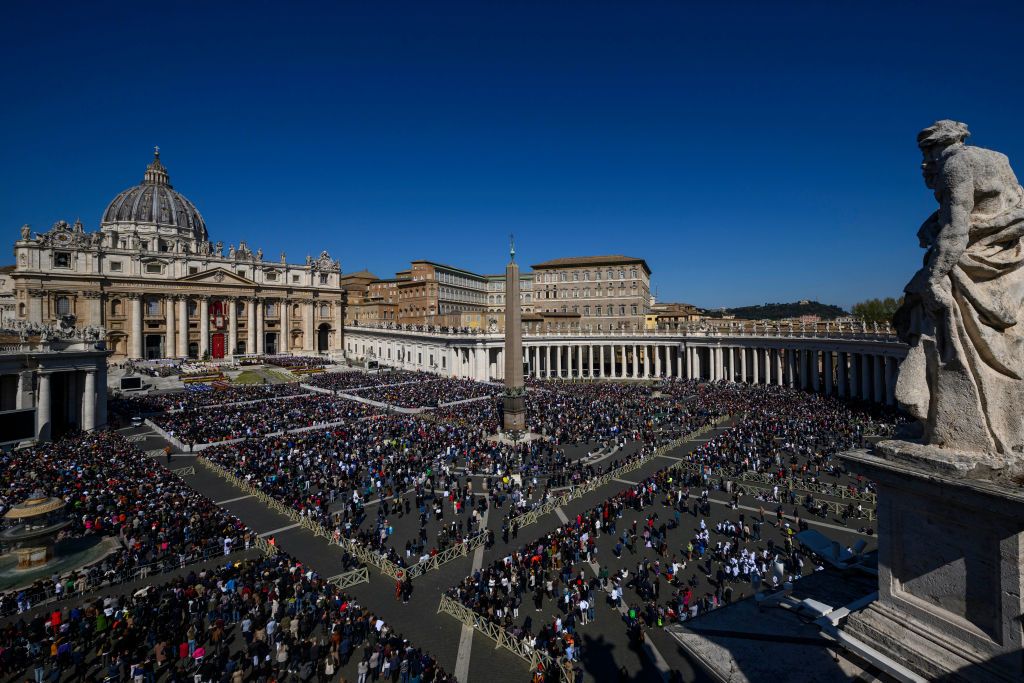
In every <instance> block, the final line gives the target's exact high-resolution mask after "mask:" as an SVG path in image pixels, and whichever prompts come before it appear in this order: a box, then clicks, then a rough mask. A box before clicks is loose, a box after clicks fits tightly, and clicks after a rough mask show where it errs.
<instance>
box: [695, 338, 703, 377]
mask: <svg viewBox="0 0 1024 683" xmlns="http://www.w3.org/2000/svg"><path fill="white" fill-rule="evenodd" d="M700 349H701V347H699V346H695V347H693V376H694V377H696V378H697V379H704V370H703V368H701V362H700Z"/></svg>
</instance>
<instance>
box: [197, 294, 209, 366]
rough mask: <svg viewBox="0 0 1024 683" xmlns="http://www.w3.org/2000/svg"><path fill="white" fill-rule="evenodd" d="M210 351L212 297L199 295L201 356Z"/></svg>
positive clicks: (204, 356)
mask: <svg viewBox="0 0 1024 683" xmlns="http://www.w3.org/2000/svg"><path fill="white" fill-rule="evenodd" d="M209 353H210V297H208V296H206V295H205V294H204V295H203V296H200V297H199V357H200V358H206V356H207V354H209Z"/></svg>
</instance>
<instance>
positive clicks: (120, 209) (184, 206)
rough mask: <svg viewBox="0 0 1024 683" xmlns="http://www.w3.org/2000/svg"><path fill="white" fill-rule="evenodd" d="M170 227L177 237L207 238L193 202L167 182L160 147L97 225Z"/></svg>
mask: <svg viewBox="0 0 1024 683" xmlns="http://www.w3.org/2000/svg"><path fill="white" fill-rule="evenodd" d="M137 226H139V227H150V228H152V227H156V228H172V229H174V230H175V231H176V232H177V233H178V235H180V236H181V237H186V238H189V239H194V240H197V241H199V242H205V241H207V239H208V238H207V233H206V223H205V222H203V217H202V216H201V215H199V210H198V209H196V207H195V204H193V203H192V202H190V201H189V200H188V199H187V198H186V197H185V195H183V194H181V193H180V192H177V191H175V190H174V188H173V187H172V186H171V180H170V177H169V176H168V175H167V169H166V168H164V165H163V164H162V163H160V149H159V148H157V149H156V150H155V151H154V153H153V162H152V163H151V164H149V166H147V167H146V174H145V176H144V177H143V179H142V182H141V183H140V184H138V185H135V186H134V187H129V188H128V189H127V190H124V191H123V192H121V193H120V194H119V195H117V196H116V197H114V200H113V201H112V202H110V204H109V205H108V206H107V209H106V211H104V212H103V219H102V220H101V221H100V227H101V228H107V229H110V228H113V229H116V230H121V229H125V228H129V229H133V228H135V227H137Z"/></svg>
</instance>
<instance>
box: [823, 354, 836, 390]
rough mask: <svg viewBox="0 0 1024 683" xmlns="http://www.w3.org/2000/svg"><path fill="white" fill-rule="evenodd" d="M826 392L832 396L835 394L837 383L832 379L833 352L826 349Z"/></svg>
mask: <svg viewBox="0 0 1024 683" xmlns="http://www.w3.org/2000/svg"><path fill="white" fill-rule="evenodd" d="M825 394H826V395H828V396H832V395H833V394H835V384H834V380H833V379H832V352H831V351H825Z"/></svg>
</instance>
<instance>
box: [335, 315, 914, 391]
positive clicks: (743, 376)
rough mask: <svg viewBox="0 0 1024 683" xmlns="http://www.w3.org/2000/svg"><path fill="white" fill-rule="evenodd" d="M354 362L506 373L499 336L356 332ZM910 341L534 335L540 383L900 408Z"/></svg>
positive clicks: (454, 373)
mask: <svg viewBox="0 0 1024 683" xmlns="http://www.w3.org/2000/svg"><path fill="white" fill-rule="evenodd" d="M346 354H347V355H348V357H349V358H351V359H354V360H358V359H364V358H365V359H374V360H377V361H379V362H380V364H381V365H387V366H392V367H397V368H402V369H409V370H422V371H425V372H434V373H437V374H440V375H444V376H451V377H464V378H469V379H476V380H481V381H488V380H496V381H500V380H502V379H504V377H503V375H504V343H503V339H502V338H501V336H500V335H497V334H495V335H472V336H470V335H465V334H462V335H459V334H446V333H437V332H433V333H431V332H422V331H408V330H365V329H361V328H349V330H348V341H347V346H346ZM905 355H906V346H905V345H903V344H901V343H900V342H898V341H896V340H894V339H843V338H827V337H818V338H815V337H791V338H789V337H779V336H767V335H766V336H755V335H742V336H740V335H736V336H730V337H726V336H714V335H702V334H691V335H686V336H674V335H662V334H657V335H635V336H633V335H621V336H619V335H614V336H613V335H609V338H607V339H602V338H601V336H599V335H582V336H580V337H572V336H565V335H547V334H538V335H527V336H526V337H525V338H524V340H523V372H524V374H525V375H527V376H529V377H534V378H536V379H563V380H603V379H607V380H627V381H628V380H638V381H643V380H650V379H658V378H678V379H705V380H708V381H729V382H741V383H746V384H773V385H779V386H787V387H793V388H798V389H804V390H807V391H814V392H820V393H824V394H828V395H831V396H840V397H844V398H851V399H860V400H865V401H872V402H877V403H886V404H889V405H893V404H894V403H895V388H896V377H897V374H898V367H899V363H900V361H901V360H902V359H903V357H904V356H905Z"/></svg>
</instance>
